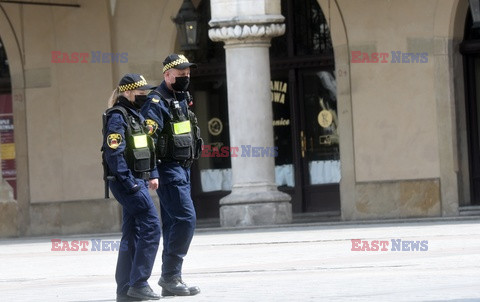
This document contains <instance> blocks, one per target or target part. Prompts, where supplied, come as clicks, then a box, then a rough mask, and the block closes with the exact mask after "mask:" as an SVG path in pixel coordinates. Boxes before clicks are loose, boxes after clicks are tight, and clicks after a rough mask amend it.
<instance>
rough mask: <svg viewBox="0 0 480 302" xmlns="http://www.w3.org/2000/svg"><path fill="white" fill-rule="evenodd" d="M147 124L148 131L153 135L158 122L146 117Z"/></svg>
mask: <svg viewBox="0 0 480 302" xmlns="http://www.w3.org/2000/svg"><path fill="white" fill-rule="evenodd" d="M145 125H146V126H147V129H148V133H147V134H148V135H152V134H153V133H155V131H157V129H158V124H157V122H155V121H154V120H151V119H146V120H145Z"/></svg>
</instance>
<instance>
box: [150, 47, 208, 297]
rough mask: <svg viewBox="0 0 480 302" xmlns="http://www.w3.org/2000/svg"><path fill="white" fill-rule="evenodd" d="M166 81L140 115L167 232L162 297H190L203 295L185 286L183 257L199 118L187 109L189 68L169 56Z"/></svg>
mask: <svg viewBox="0 0 480 302" xmlns="http://www.w3.org/2000/svg"><path fill="white" fill-rule="evenodd" d="M163 65H164V67H163V75H164V81H163V82H162V83H161V84H160V86H158V87H157V88H156V89H155V90H154V91H152V92H151V93H150V94H149V96H148V100H147V103H146V104H145V105H144V106H143V107H142V109H141V112H142V114H143V116H144V117H145V118H146V122H147V125H150V127H151V132H150V133H149V134H151V135H152V137H153V138H154V140H155V143H156V152H157V158H158V159H160V161H161V163H160V164H158V173H159V181H158V182H159V188H158V190H157V193H158V196H159V198H160V208H161V211H160V212H161V220H162V231H163V253H162V274H161V278H160V280H159V281H158V284H159V285H160V286H161V287H162V295H163V296H173V295H176V296H189V295H196V294H198V293H199V292H200V289H199V288H198V287H197V286H193V287H188V286H187V285H186V284H185V283H184V282H183V281H182V263H183V258H184V257H185V255H186V254H187V252H188V248H189V246H190V242H191V241H192V237H193V233H194V230H195V224H196V214H195V208H194V206H193V201H192V198H191V191H190V165H191V163H192V160H193V159H194V158H197V157H198V150H199V149H201V139H200V136H199V135H200V132H199V129H198V127H197V125H196V123H197V121H196V118H195V115H194V114H193V113H192V112H191V111H189V110H188V102H189V101H190V94H189V93H188V91H187V89H188V86H189V83H190V67H196V64H194V63H190V62H189V61H188V59H187V58H186V57H185V56H183V55H178V54H171V55H169V56H168V57H167V58H166V59H165V61H164V62H163Z"/></svg>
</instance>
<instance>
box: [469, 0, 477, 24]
mask: <svg viewBox="0 0 480 302" xmlns="http://www.w3.org/2000/svg"><path fill="white" fill-rule="evenodd" d="M469 2H470V11H471V12H472V19H473V25H472V28H480V0H469Z"/></svg>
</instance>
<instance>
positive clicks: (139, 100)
mask: <svg viewBox="0 0 480 302" xmlns="http://www.w3.org/2000/svg"><path fill="white" fill-rule="evenodd" d="M146 101H147V95H145V94H137V95H135V102H133V104H134V105H135V107H136V108H137V109H140V108H142V106H143V104H145V102H146Z"/></svg>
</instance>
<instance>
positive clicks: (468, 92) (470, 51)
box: [460, 11, 480, 205]
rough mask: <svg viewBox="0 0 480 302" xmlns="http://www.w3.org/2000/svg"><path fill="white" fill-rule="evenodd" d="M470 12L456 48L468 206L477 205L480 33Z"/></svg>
mask: <svg viewBox="0 0 480 302" xmlns="http://www.w3.org/2000/svg"><path fill="white" fill-rule="evenodd" d="M472 25H473V21H472V17H471V13H470V11H469V12H468V13H467V20H466V22H465V33H464V41H463V42H462V44H461V45H460V51H461V53H462V55H463V63H464V72H465V74H464V75H465V113H466V125H467V141H468V167H469V179H470V205H480V31H478V30H477V29H474V28H472Z"/></svg>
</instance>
